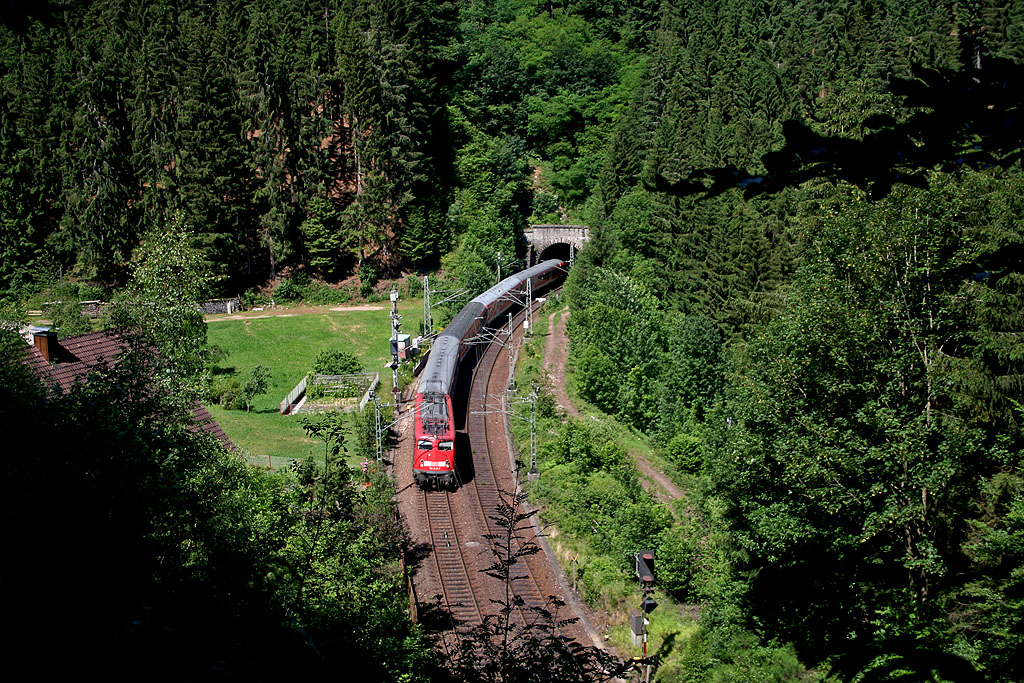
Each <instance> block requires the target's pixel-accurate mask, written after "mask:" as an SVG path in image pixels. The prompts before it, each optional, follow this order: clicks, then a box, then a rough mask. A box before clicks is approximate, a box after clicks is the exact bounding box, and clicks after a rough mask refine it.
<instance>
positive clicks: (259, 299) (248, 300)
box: [239, 287, 273, 309]
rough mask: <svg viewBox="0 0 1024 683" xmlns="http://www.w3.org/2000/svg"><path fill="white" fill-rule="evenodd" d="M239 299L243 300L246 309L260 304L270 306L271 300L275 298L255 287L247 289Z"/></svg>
mask: <svg viewBox="0 0 1024 683" xmlns="http://www.w3.org/2000/svg"><path fill="white" fill-rule="evenodd" d="M239 300H240V301H241V303H242V306H243V307H244V308H246V309H252V308H256V307H259V306H269V305H270V303H271V301H273V299H271V298H270V297H269V296H267V295H266V294H264V293H263V292H261V291H260V290H258V289H256V288H255V287H253V288H252V289H248V290H246V291H245V292H244V293H243V294H242V296H241V297H239Z"/></svg>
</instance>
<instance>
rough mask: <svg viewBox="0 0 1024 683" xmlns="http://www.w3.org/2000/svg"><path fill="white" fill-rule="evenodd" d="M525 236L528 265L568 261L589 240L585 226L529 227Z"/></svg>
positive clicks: (547, 225) (588, 229) (588, 230)
mask: <svg viewBox="0 0 1024 683" xmlns="http://www.w3.org/2000/svg"><path fill="white" fill-rule="evenodd" d="M525 236H526V241H527V243H528V244H529V254H528V256H527V261H528V262H529V265H533V264H535V263H539V262H541V261H543V260H546V259H552V258H557V259H561V260H563V261H569V260H570V258H571V256H572V254H573V252H574V251H579V250H580V249H582V248H583V245H585V244H586V243H587V242H588V241H589V240H590V228H588V227H587V226H586V225H550V224H542V225H531V226H530V229H529V230H527V231H525Z"/></svg>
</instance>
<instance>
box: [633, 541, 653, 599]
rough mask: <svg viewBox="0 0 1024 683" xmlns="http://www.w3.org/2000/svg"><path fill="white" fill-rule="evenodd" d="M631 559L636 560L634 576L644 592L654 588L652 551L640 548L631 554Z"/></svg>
mask: <svg viewBox="0 0 1024 683" xmlns="http://www.w3.org/2000/svg"><path fill="white" fill-rule="evenodd" d="M633 559H634V560H635V562H636V578H637V579H638V580H639V581H640V588H641V589H642V590H643V591H644V594H646V593H647V592H648V591H649V590H651V589H653V588H654V551H653V550H641V551H640V552H638V553H635V554H634V555H633Z"/></svg>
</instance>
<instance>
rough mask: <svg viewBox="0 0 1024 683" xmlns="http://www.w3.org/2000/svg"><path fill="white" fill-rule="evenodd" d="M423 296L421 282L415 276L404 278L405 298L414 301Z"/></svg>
mask: <svg viewBox="0 0 1024 683" xmlns="http://www.w3.org/2000/svg"><path fill="white" fill-rule="evenodd" d="M422 294H423V281H422V280H420V279H419V278H418V277H416V276H415V275H406V276H405V296H406V297H408V298H409V299H415V298H416V297H418V296H421V295H422Z"/></svg>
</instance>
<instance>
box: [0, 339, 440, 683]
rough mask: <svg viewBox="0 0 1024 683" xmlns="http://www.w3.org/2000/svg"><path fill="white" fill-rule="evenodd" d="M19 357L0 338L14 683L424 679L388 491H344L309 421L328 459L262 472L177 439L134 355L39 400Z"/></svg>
mask: <svg viewBox="0 0 1024 683" xmlns="http://www.w3.org/2000/svg"><path fill="white" fill-rule="evenodd" d="M4 334H5V335H7V333H4ZM22 353H23V351H22V349H21V348H20V347H19V344H18V340H16V338H13V337H9V336H4V338H3V358H2V360H3V361H4V362H3V364H2V365H0V368H2V373H3V382H2V384H0V386H2V397H0V415H2V416H3V419H4V423H5V424H7V425H9V426H10V427H11V429H9V430H8V432H7V438H8V443H9V444H10V446H11V448H12V450H13V452H15V453H17V454H18V456H17V457H11V458H7V459H6V460H5V464H4V481H5V489H4V496H3V510H4V513H5V514H6V515H8V519H10V520H12V521H13V520H17V523H12V524H11V525H9V533H8V543H9V546H10V548H11V552H10V553H8V554H7V559H5V561H4V563H3V566H2V568H0V574H2V581H0V585H2V587H3V588H2V591H0V593H2V595H0V601H2V603H3V605H4V613H5V614H7V615H8V617H9V618H10V619H12V621H13V622H15V623H17V624H18V628H17V629H15V631H14V632H13V634H12V635H11V636H10V637H9V638H8V640H7V643H6V644H5V651H7V652H8V653H9V657H10V663H11V666H12V667H13V669H12V670H13V671H16V672H18V673H17V674H16V675H19V676H20V677H38V676H39V675H40V674H44V675H52V674H55V673H58V674H63V673H67V674H72V673H76V674H80V673H81V672H83V671H105V672H107V673H108V674H109V675H112V676H114V677H116V678H122V677H126V678H139V677H141V678H155V679H159V680H165V679H169V678H188V679H196V678H202V679H206V678H214V677H231V678H237V677H239V676H244V677H247V678H254V679H256V680H265V679H266V678H268V677H271V676H278V675H281V676H294V675H295V674H296V673H300V672H302V673H306V674H314V675H316V674H319V675H325V674H331V673H332V672H333V675H335V676H336V675H338V673H339V672H341V671H345V672H352V671H354V670H358V671H361V672H362V673H363V674H364V675H366V676H367V677H368V678H372V679H374V680H399V679H400V680H417V679H420V680H423V679H426V677H427V676H428V674H427V673H426V672H425V670H424V668H423V667H424V663H425V662H427V661H428V654H427V653H428V650H427V649H426V647H425V646H424V645H423V644H422V643H421V640H420V637H419V636H418V635H417V634H416V633H415V632H414V631H412V630H411V628H410V625H409V623H408V620H407V618H406V616H405V609H406V605H405V600H404V591H403V590H402V589H401V574H400V572H398V566H397V565H398V562H397V560H398V558H397V556H396V555H395V548H396V547H398V544H399V542H400V539H401V529H400V527H399V526H398V525H397V523H396V522H394V519H395V518H394V511H393V507H392V503H391V493H392V492H391V489H390V487H389V485H388V484H387V482H386V481H380V480H378V481H375V482H374V484H373V486H371V487H369V488H365V489H364V487H363V486H358V487H356V486H354V483H353V481H352V473H351V471H350V470H349V469H348V467H347V466H346V465H345V464H344V462H343V460H342V458H341V457H340V456H341V451H340V449H341V447H342V446H343V438H344V435H343V434H342V433H341V432H339V431H338V430H337V429H336V428H335V427H334V425H333V424H332V423H323V424H321V423H314V424H311V425H310V427H309V428H310V430H311V431H313V432H314V433H315V435H316V436H317V437H320V438H321V439H322V440H323V442H324V447H325V452H326V455H327V459H326V465H324V464H316V463H314V462H307V463H304V464H303V466H302V467H301V468H299V469H298V470H297V471H296V472H286V473H281V474H278V475H267V474H266V473H263V472H260V471H258V470H255V469H253V468H251V467H250V466H248V465H246V464H245V463H244V461H243V460H242V459H241V458H239V457H238V456H237V455H234V454H228V453H226V452H225V451H224V450H223V448H222V447H221V446H220V445H219V444H218V443H217V442H215V441H213V440H212V439H211V438H210V437H207V436H200V435H198V434H196V433H194V432H192V431H190V430H189V429H188V428H187V424H188V421H189V419H190V415H189V413H187V412H182V411H181V410H180V408H179V406H178V404H177V402H175V401H169V400H168V397H167V396H166V395H165V394H164V393H163V392H161V391H158V390H156V389H155V387H156V386H157V385H156V383H154V382H152V381H149V380H150V379H151V374H150V373H151V371H152V370H153V368H152V367H151V364H152V356H151V355H149V354H127V355H125V356H123V357H122V359H121V362H120V363H119V364H118V365H117V367H116V368H114V369H112V370H109V371H104V372H101V373H99V374H97V375H96V376H94V377H92V378H90V379H89V381H88V382H84V383H82V384H80V386H78V387H77V388H75V389H74V390H73V391H71V392H70V393H68V394H66V395H53V394H49V393H47V392H46V391H45V389H44V388H43V387H42V386H41V385H40V384H39V383H38V380H37V379H36V378H35V377H33V376H31V375H30V374H29V373H28V371H27V369H25V368H24V367H23V366H21V365H20V364H19V363H18V358H19V357H20V355H21V354H22ZM55 644H59V650H60V656H55V654H54V650H53V648H54V647H55Z"/></svg>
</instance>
